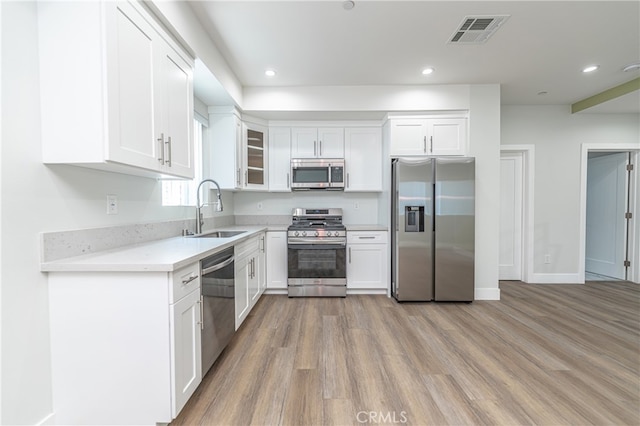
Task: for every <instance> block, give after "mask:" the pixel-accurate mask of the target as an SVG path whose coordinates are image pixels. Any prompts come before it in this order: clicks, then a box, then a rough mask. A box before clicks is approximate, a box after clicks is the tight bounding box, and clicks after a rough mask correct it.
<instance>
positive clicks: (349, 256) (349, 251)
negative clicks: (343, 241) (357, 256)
mask: <svg viewBox="0 0 640 426" xmlns="http://www.w3.org/2000/svg"><path fill="white" fill-rule="evenodd" d="M349 263H351V247H349Z"/></svg>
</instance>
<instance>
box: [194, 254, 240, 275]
mask: <svg viewBox="0 0 640 426" xmlns="http://www.w3.org/2000/svg"><path fill="white" fill-rule="evenodd" d="M233 259H234V256H231V257H230V258H228V259H227V260H225V261H224V262H220V263H218V264H216V265H213V266H210V267H208V268H205V269H203V270H202V275H203V276H204V275H207V274H210V273H211V272H215V271H219V270H220V269H222V268H224V267H226V266H229V265H231V263H232V262H233Z"/></svg>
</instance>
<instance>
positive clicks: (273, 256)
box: [267, 231, 288, 293]
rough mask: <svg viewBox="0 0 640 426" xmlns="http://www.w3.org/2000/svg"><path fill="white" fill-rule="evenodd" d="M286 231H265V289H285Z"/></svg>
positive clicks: (277, 290) (280, 290)
mask: <svg viewBox="0 0 640 426" xmlns="http://www.w3.org/2000/svg"><path fill="white" fill-rule="evenodd" d="M287 275H288V272H287V231H268V232H267V290H269V291H271V290H273V291H274V293H276V292H278V293H282V291H286V290H287Z"/></svg>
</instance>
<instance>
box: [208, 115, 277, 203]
mask: <svg viewBox="0 0 640 426" xmlns="http://www.w3.org/2000/svg"><path fill="white" fill-rule="evenodd" d="M208 133H209V145H210V147H211V154H210V159H209V161H210V170H211V172H210V175H211V178H212V179H213V180H215V181H216V182H218V185H220V187H221V188H223V189H232V190H238V189H246V190H265V191H266V190H267V189H268V188H269V180H268V179H269V178H268V164H269V163H268V161H269V157H268V149H269V148H268V146H269V144H268V132H267V128H266V127H265V126H262V125H260V124H254V123H251V122H243V121H242V120H241V119H240V112H239V111H238V110H236V109H235V108H233V107H209V132H208Z"/></svg>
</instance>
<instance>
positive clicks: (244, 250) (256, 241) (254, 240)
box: [234, 234, 261, 259]
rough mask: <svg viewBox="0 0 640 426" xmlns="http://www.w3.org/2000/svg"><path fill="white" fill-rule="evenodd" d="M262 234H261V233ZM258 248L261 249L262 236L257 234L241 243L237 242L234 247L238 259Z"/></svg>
mask: <svg viewBox="0 0 640 426" xmlns="http://www.w3.org/2000/svg"><path fill="white" fill-rule="evenodd" d="M260 235H261V234H260ZM256 249H260V236H259V235H256V236H253V237H251V238H249V239H248V240H246V241H243V242H242V243H240V244H236V246H235V248H234V254H235V257H236V259H242V258H243V257H244V256H246V255H247V254H249V253H251V252H253V251H254V250H256Z"/></svg>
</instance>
